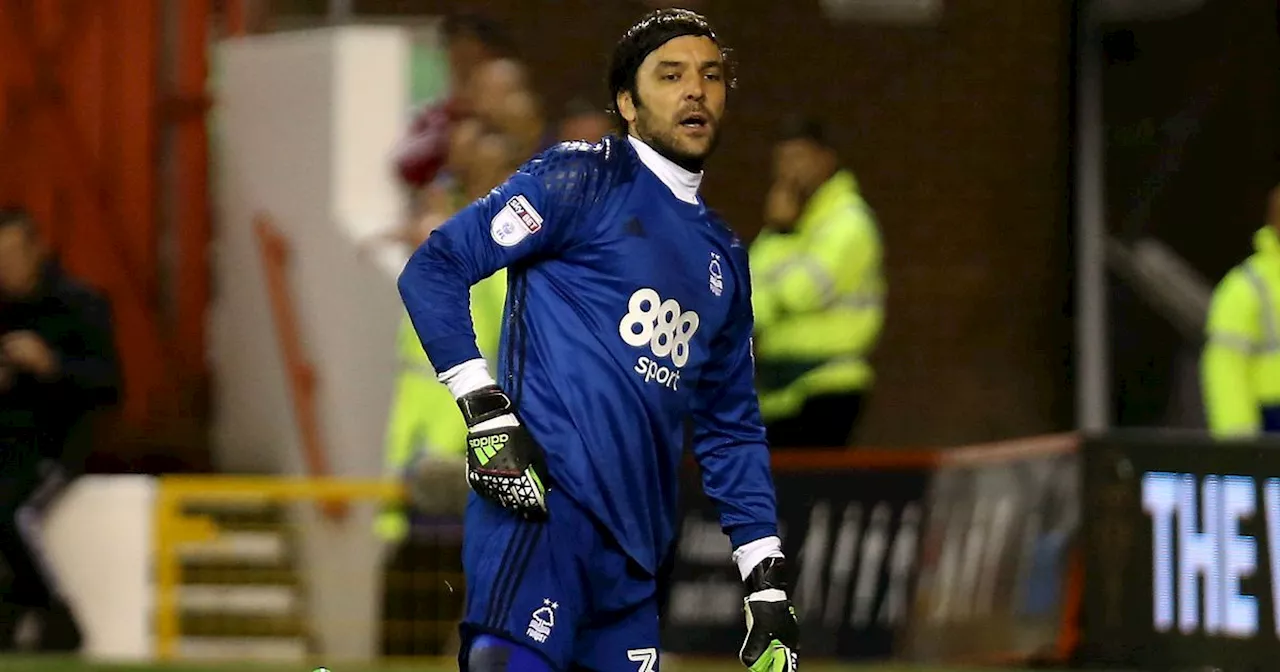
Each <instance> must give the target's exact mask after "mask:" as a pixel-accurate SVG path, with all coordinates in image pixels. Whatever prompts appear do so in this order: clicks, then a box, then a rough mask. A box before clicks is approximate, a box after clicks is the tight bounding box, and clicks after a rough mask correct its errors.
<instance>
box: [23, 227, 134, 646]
mask: <svg viewBox="0 0 1280 672" xmlns="http://www.w3.org/2000/svg"><path fill="white" fill-rule="evenodd" d="M118 396H119V375H118V370H117V365H116V354H115V343H114V338H113V335H112V320H111V310H110V306H109V304H108V303H107V301H106V300H105V299H104V298H103V297H101V296H100V295H99V294H97V293H96V292H94V291H93V290H91V289H89V288H88V287H86V286H84V285H82V284H80V283H78V282H76V281H75V280H73V279H71V278H70V277H68V276H66V275H65V274H63V273H62V271H61V270H60V269H59V267H58V265H57V264H56V263H54V262H53V260H52V259H50V257H49V255H48V254H47V253H46V251H45V248H44V246H43V245H42V243H41V242H40V240H39V237H38V235H37V233H36V230H35V225H34V223H33V222H32V221H31V218H30V217H29V216H28V215H27V213H26V212H24V211H23V210H21V209H16V208H8V209H4V210H0V556H3V558H4V561H5V562H6V563H7V565H8V567H9V570H10V574H11V575H12V582H11V584H10V585H9V586H7V587H6V588H5V590H4V592H3V594H2V596H0V650H6V649H13V648H15V647H17V646H18V645H19V642H17V641H16V640H17V634H18V626H19V625H20V624H21V623H22V622H23V621H24V620H25V619H27V618H29V617H34V618H35V619H36V620H35V622H36V623H37V624H38V626H39V630H38V632H39V635H38V639H37V641H36V642H35V644H34V646H35V648H37V649H41V650H49V651H74V650H76V649H78V648H79V647H80V642H81V634H80V628H79V625H78V624H77V622H76V618H75V615H74V614H73V613H72V611H71V608H70V607H69V606H68V604H67V602H66V600H65V598H64V596H63V595H61V594H60V593H59V590H58V586H57V581H56V577H55V576H54V574H53V568H52V567H51V566H50V565H49V564H48V563H47V562H46V561H45V557H44V553H43V551H42V548H41V542H40V538H39V532H40V530H39V522H40V519H41V518H42V516H43V513H44V512H45V511H46V510H47V508H48V506H49V505H50V504H51V503H52V502H53V500H54V498H55V497H56V495H57V494H59V493H60V492H61V491H62V489H63V488H64V487H65V485H66V483H67V482H68V481H69V479H71V478H72V477H74V476H75V475H77V474H78V472H79V470H80V468H81V464H82V461H83V459H84V457H86V455H85V454H83V453H84V450H83V449H84V448H86V446H85V445H84V443H86V441H85V440H84V439H85V437H83V436H79V434H80V433H82V430H84V428H85V426H86V424H87V423H88V421H89V419H90V418H91V417H92V415H93V413H94V411H96V410H99V409H101V408H103V407H106V406H110V405H112V404H114V403H115V402H116V400H117V398H118ZM23 644H24V648H26V645H27V644H29V643H26V642H24V643H23Z"/></svg>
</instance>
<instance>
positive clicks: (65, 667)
mask: <svg viewBox="0 0 1280 672" xmlns="http://www.w3.org/2000/svg"><path fill="white" fill-rule="evenodd" d="M321 664H324V665H327V666H328V667H329V669H330V670H331V672H455V671H456V670H457V666H456V664H454V663H453V662H451V661H430V662H423V663H395V664H385V665H378V664H372V663H357V664H349V665H346V664H339V663H332V664H328V663H321ZM743 669H744V668H743V667H742V666H741V665H737V664H735V663H734V662H733V661H725V662H718V661H712V660H705V659H698V660H686V661H683V663H682V662H681V661H679V660H678V659H675V658H672V659H671V660H670V661H669V662H667V663H664V664H663V665H662V672H695V671H696V672H741V671H742V670H743ZM802 669H804V670H805V672H960V668H937V667H934V668H929V667H911V666H897V665H850V664H822V663H814V664H803V665H802ZM0 670H3V672H311V666H310V665H303V664H298V665H289V664H268V663H166V664H153V665H138V664H105V663H87V662H83V661H79V660H75V659H71V658H47V657H46V658H40V657H18V658H11V657H5V656H0ZM964 672H981V670H978V669H976V668H964ZM1000 672H1021V671H1019V670H1011V669H1008V668H1001V669H1000Z"/></svg>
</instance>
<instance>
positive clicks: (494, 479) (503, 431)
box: [458, 385, 550, 520]
mask: <svg viewBox="0 0 1280 672" xmlns="http://www.w3.org/2000/svg"><path fill="white" fill-rule="evenodd" d="M458 407H459V408H461V409H462V417H463V418H464V419H465V420H466V422H467V428H468V431H467V484H468V485H470V486H471V489H472V490H474V491H475V492H476V494H478V495H480V496H481V497H485V498H488V499H491V500H493V501H495V502H497V503H498V504H500V505H502V506H503V507H504V508H507V509H510V510H511V511H514V512H516V513H517V514H519V515H521V516H523V517H524V518H527V519H530V520H541V519H544V518H546V515H547V487H548V485H549V484H550V481H549V480H548V478H547V462H546V457H545V456H544V455H543V453H542V448H541V447H540V446H539V445H538V444H537V442H535V441H534V440H533V437H532V436H530V435H529V431H528V430H526V429H525V428H524V427H522V426H521V425H520V421H519V419H517V418H516V415H515V406H514V405H512V403H511V399H510V398H509V397H508V396H507V394H506V393H505V392H503V391H502V390H501V389H500V388H499V387H498V386H497V385H488V386H485V387H482V388H480V389H478V390H476V391H474V392H470V393H468V394H465V395H463V396H461V397H459V398H458Z"/></svg>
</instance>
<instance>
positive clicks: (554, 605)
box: [542, 598, 560, 609]
mask: <svg viewBox="0 0 1280 672" xmlns="http://www.w3.org/2000/svg"><path fill="white" fill-rule="evenodd" d="M542 606H544V607H551V608H552V609H559V608H560V603H559V602H552V601H551V600H549V599H547V598H543V599H542Z"/></svg>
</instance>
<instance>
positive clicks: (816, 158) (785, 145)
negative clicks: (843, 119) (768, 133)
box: [773, 138, 835, 197]
mask: <svg viewBox="0 0 1280 672" xmlns="http://www.w3.org/2000/svg"><path fill="white" fill-rule="evenodd" d="M834 161H835V157H834V156H833V155H832V153H831V152H830V151H829V150H827V149H825V148H824V147H822V146H821V145H819V144H818V143H816V142H814V141H812V140H808V139H803V138H800V139H796V140H785V141H783V142H779V143H778V144H777V145H776V146H775V147H774V149H773V178H774V180H776V181H778V182H783V183H785V184H787V185H789V186H791V187H794V188H795V189H797V190H798V191H799V192H800V193H801V194H802V195H804V196H805V197H808V196H809V195H810V194H812V193H813V191H814V190H816V189H817V188H818V187H820V186H822V183H823V182H824V181H826V179H827V177H828V176H829V175H830V174H831V171H832V170H833V169H834V167H835V165H834Z"/></svg>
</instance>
